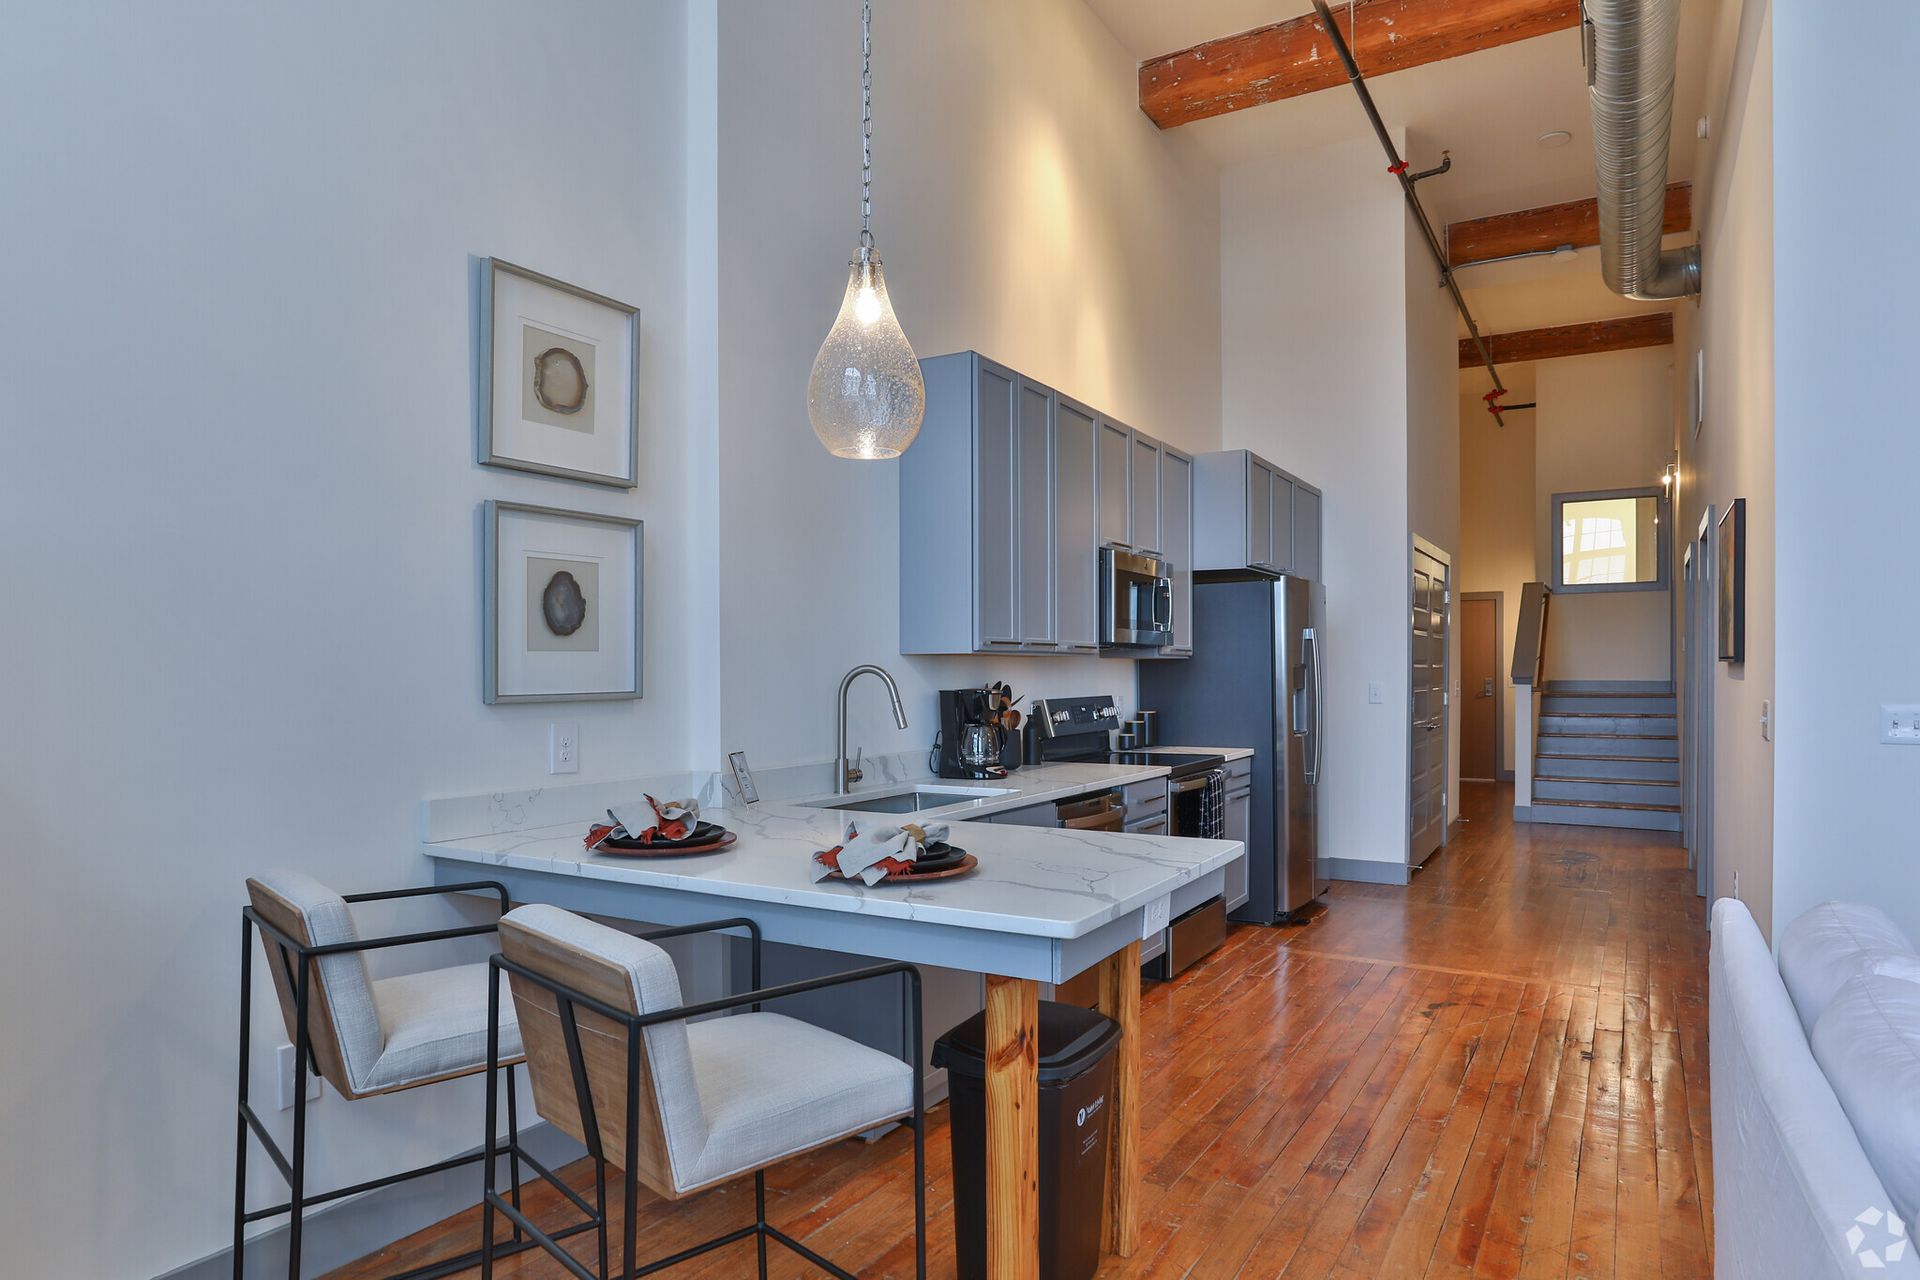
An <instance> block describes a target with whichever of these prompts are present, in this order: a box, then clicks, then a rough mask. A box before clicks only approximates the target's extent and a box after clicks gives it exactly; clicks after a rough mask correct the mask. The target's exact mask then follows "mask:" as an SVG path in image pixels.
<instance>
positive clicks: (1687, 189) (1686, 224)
mask: <svg viewBox="0 0 1920 1280" xmlns="http://www.w3.org/2000/svg"><path fill="white" fill-rule="evenodd" d="M1662 225H1663V227H1664V229H1665V231H1666V232H1667V234H1669V235H1671V234H1672V233H1674V232H1676V231H1691V230H1692V229H1693V184H1692V183H1688V182H1670V183H1668V184H1667V209H1666V218H1665V221H1664V223H1663V224H1662ZM1599 243H1600V209H1599V202H1598V201H1594V200H1570V201H1568V202H1567V203H1566V204H1550V205H1547V206H1545V207H1544V208H1540V209H1522V210H1520V211H1519V212H1518V213H1500V214H1495V215H1494V216H1493V217H1491V218H1475V219H1474V220H1473V221H1471V222H1456V223H1453V224H1452V225H1451V226H1449V227H1448V228H1447V263H1448V265H1449V266H1455V267H1467V266H1472V265H1473V264H1474V263H1476V262H1487V261H1490V260H1491V259H1494V258H1506V257H1511V256H1512V255H1514V254H1517V253H1538V252H1540V251H1542V250H1545V249H1558V248H1560V247H1561V246H1562V245H1572V246H1573V247H1574V248H1576V249H1587V248H1591V247H1592V246H1594V245H1596V244H1599Z"/></svg>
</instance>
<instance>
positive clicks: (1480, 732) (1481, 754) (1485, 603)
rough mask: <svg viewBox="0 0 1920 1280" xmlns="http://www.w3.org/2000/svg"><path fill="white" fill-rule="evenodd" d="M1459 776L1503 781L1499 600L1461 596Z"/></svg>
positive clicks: (1488, 596)
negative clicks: (1500, 779)
mask: <svg viewBox="0 0 1920 1280" xmlns="http://www.w3.org/2000/svg"><path fill="white" fill-rule="evenodd" d="M1460 678H1461V693H1460V704H1461V705H1460V717H1461V719H1460V777H1461V778H1462V779H1463V780H1466V781H1470V782H1493V781H1496V780H1498V779H1499V777H1500V770H1501V768H1502V762H1501V759H1500V725H1501V715H1500V704H1501V701H1502V699H1501V697H1500V598H1499V596H1497V595H1491V594H1489V595H1468V596H1462V597H1461V598H1460Z"/></svg>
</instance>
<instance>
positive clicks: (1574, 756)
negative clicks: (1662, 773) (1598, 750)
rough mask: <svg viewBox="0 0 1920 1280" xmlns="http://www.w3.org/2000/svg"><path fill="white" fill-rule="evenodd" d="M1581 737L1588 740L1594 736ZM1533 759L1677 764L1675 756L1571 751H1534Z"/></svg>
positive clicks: (1677, 759) (1677, 760)
mask: <svg viewBox="0 0 1920 1280" xmlns="http://www.w3.org/2000/svg"><path fill="white" fill-rule="evenodd" d="M1542 736H1543V737H1544V736H1546V735H1544V734H1543V735H1542ZM1582 736H1584V737H1589V738H1590V737H1593V736H1594V735H1592V734H1584V735H1582ZM1533 758H1534V759H1535V760H1623V761H1626V762H1628V763H1630V764H1677V763H1678V762H1679V758H1678V757H1677V756H1596V755H1591V754H1583V753H1579V752H1572V751H1536V752H1534V753H1533Z"/></svg>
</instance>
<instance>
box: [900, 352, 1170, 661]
mask: <svg viewBox="0 0 1920 1280" xmlns="http://www.w3.org/2000/svg"><path fill="white" fill-rule="evenodd" d="M920 368H921V373H922V375H923V376H924V377H925V379H926V385H927V414H926V419H925V421H924V422H923V423H922V424H921V428H920V435H919V437H918V438H917V439H916V440H915V441H914V444H913V447H912V448H911V449H909V450H907V451H906V453H905V454H904V455H902V457H901V459H900V652H901V653H905V654H919V653H928V654H933V653H1033V654H1045V653H1077V654H1085V653H1098V652H1099V651H1100V645H1099V639H1100V630H1099V613H1098V611H1099V548H1100V547H1101V546H1103V545H1106V544H1108V543H1112V544H1114V545H1117V546H1121V547H1126V548H1129V549H1133V550H1140V551H1147V552H1153V553H1160V552H1161V551H1162V549H1163V548H1162V545H1161V544H1162V542H1163V541H1164V540H1165V535H1163V532H1162V530H1163V527H1165V528H1167V529H1169V530H1170V532H1171V535H1172V536H1173V537H1174V538H1175V539H1176V542H1175V544H1174V545H1176V546H1177V545H1178V542H1177V539H1178V538H1179V536H1180V534H1181V530H1180V529H1178V528H1174V527H1172V526H1169V525H1166V522H1164V521H1163V520H1162V518H1161V509H1162V506H1163V505H1166V506H1167V507H1168V508H1169V509H1173V510H1179V511H1191V510H1192V507H1193V497H1192V493H1191V477H1190V465H1185V466H1183V465H1178V463H1185V464H1190V462H1191V459H1188V458H1187V456H1186V455H1185V454H1179V453H1173V454H1170V455H1167V456H1172V457H1174V458H1175V459H1176V460H1177V465H1176V466H1175V468H1174V469H1173V470H1171V471H1169V472H1168V473H1167V474H1165V475H1163V474H1162V470H1161V459H1162V457H1163V449H1162V446H1161V445H1160V443H1159V442H1158V441H1157V440H1154V439H1153V438H1152V437H1151V436H1147V435H1143V434H1142V433H1140V432H1137V431H1134V430H1132V429H1131V428H1129V427H1127V426H1125V425H1124V424H1122V423H1118V422H1115V421H1113V420H1111V419H1109V418H1107V417H1106V416H1105V415H1103V414H1100V413H1097V412H1095V411H1094V410H1093V409H1091V408H1089V407H1087V406H1086V405H1084V404H1081V403H1080V402H1078V401H1076V400H1073V399H1071V398H1069V397H1067V396H1063V395H1060V394H1059V393H1058V392H1056V391H1054V390H1053V389H1052V388H1050V387H1047V386H1046V385H1044V384H1042V383H1040V382H1037V381H1035V380H1034V379H1032V378H1028V377H1026V376H1024V375H1022V374H1019V373H1016V372H1014V371H1013V370H1011V369H1008V368H1007V367H1005V366H1004V365H1000V364H996V363H994V362H993V361H991V360H988V359H987V358H985V357H984V356H981V355H980V354H978V353H977V352H972V351H963V352H959V353H958V354H955V355H948V356H936V357H934V358H932V359H929V360H922V361H921V362H920ZM1173 485H1180V486H1182V487H1181V490H1180V492H1178V493H1173V494H1170V493H1168V492H1167V490H1168V488H1169V486H1173ZM1182 519H1184V518H1182ZM1187 558H1188V559H1190V558H1191V557H1190V556H1189V557H1187ZM1177 634H1181V635H1184V632H1180V633H1177ZM1129 656H1131V655H1129Z"/></svg>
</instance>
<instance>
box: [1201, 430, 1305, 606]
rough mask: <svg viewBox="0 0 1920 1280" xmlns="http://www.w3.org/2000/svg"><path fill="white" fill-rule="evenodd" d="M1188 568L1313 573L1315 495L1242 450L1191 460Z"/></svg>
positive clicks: (1295, 480)
mask: <svg viewBox="0 0 1920 1280" xmlns="http://www.w3.org/2000/svg"><path fill="white" fill-rule="evenodd" d="M1193 465H1194V479H1193V484H1194V524H1193V531H1194V557H1193V561H1194V568H1196V569H1199V570H1201V571H1203V572H1204V571H1216V572H1217V571H1229V572H1230V571H1233V570H1246V569H1256V570H1259V571H1261V572H1265V573H1290V574H1295V575H1297V576H1300V577H1307V578H1314V579H1318V577H1319V576H1320V491H1319V490H1318V489H1316V488H1314V487H1313V486H1312V485H1310V484H1307V483H1306V482H1305V481H1303V480H1300V479H1298V478H1296V477H1294V476H1291V475H1289V474H1287V473H1286V472H1285V471H1282V470H1281V469H1280V468H1279V467H1276V466H1274V465H1273V464H1272V463H1271V462H1268V461H1267V460H1266V459H1265V458H1262V457H1260V456H1259V455H1258V454H1255V453H1251V452H1249V451H1247V450H1245V449H1229V450H1227V451H1226V452H1224V453H1203V454H1201V455H1200V456H1199V457H1197V458H1195V459H1194V464H1193Z"/></svg>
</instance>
